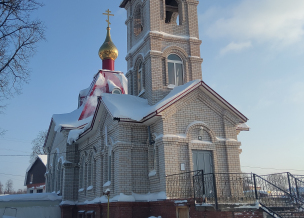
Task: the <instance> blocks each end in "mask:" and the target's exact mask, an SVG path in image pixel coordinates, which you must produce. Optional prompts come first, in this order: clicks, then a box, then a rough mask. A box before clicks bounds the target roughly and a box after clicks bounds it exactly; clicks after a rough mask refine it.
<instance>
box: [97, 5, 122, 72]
mask: <svg viewBox="0 0 304 218" xmlns="http://www.w3.org/2000/svg"><path fill="white" fill-rule="evenodd" d="M106 12H107V13H103V15H106V16H108V19H107V20H106V22H107V23H108V27H107V35H106V39H105V41H104V43H103V44H102V45H101V47H100V48H99V52H98V55H99V57H100V59H101V60H102V69H107V70H114V61H115V59H116V58H117V56H118V49H117V48H116V46H115V45H114V43H113V42H112V39H111V34H110V30H111V28H110V24H111V23H110V16H114V14H111V11H110V10H109V9H108V10H107V11H106Z"/></svg>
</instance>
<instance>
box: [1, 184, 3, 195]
mask: <svg viewBox="0 0 304 218" xmlns="http://www.w3.org/2000/svg"><path fill="white" fill-rule="evenodd" d="M0 194H3V185H2V183H1V182H0Z"/></svg>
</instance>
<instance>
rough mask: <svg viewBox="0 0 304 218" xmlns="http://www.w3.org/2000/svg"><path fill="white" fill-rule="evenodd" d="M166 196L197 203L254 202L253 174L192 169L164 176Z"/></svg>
mask: <svg viewBox="0 0 304 218" xmlns="http://www.w3.org/2000/svg"><path fill="white" fill-rule="evenodd" d="M166 188H167V190H166V191H167V197H168V198H170V199H187V198H194V199H195V200H196V202H197V203H207V202H208V203H211V204H215V205H218V204H219V203H247V204H251V203H255V201H256V200H255V195H254V184H253V175H252V174H248V173H209V174H204V173H203V171H193V172H187V173H181V174H175V175H169V176H166Z"/></svg>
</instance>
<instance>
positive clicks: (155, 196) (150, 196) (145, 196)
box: [60, 192, 167, 205]
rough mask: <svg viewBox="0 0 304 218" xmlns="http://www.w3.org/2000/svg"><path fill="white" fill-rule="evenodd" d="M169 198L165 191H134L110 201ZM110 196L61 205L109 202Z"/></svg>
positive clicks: (65, 202) (64, 202) (66, 202)
mask: <svg viewBox="0 0 304 218" xmlns="http://www.w3.org/2000/svg"><path fill="white" fill-rule="evenodd" d="M164 199H167V196H166V193H165V192H157V193H147V194H136V193H132V195H125V194H123V193H120V194H119V195H116V196H115V197H113V198H110V202H135V201H147V202H149V201H158V200H164ZM107 202H108V198H107V197H106V196H101V197H100V198H95V199H94V200H92V201H85V202H75V201H62V202H61V203H60V205H76V204H77V205H84V204H98V203H107Z"/></svg>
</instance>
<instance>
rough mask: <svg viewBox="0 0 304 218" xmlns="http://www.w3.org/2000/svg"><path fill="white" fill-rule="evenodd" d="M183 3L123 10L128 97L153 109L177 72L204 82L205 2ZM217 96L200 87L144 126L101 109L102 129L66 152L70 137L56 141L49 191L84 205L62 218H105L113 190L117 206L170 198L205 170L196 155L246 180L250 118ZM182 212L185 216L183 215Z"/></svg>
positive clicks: (135, 4)
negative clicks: (160, 195) (144, 197)
mask: <svg viewBox="0 0 304 218" xmlns="http://www.w3.org/2000/svg"><path fill="white" fill-rule="evenodd" d="M176 3H177V5H176V4H175V3H172V5H166V1H165V0H153V1H152V0H143V1H142V0H132V1H128V0H125V1H123V3H122V6H123V7H124V8H125V9H126V10H127V20H126V25H127V31H128V32H127V34H128V36H127V38H128V45H127V49H128V54H127V56H126V60H127V63H128V65H127V66H128V70H127V73H126V77H127V78H128V88H129V94H131V95H135V96H139V97H140V98H145V99H147V101H148V103H149V105H155V104H156V103H158V102H159V101H161V100H162V99H163V98H164V97H165V96H166V95H167V94H168V93H170V91H172V89H173V88H174V86H176V85H179V84H170V83H171V82H170V80H169V70H172V69H173V70H174V74H170V75H177V73H181V72H182V77H179V78H183V81H182V83H183V84H185V83H187V82H189V81H192V80H196V79H199V80H201V79H202V71H201V63H202V58H201V57H200V44H201V40H199V35H198V20H197V5H198V1H197V0H183V1H182V0H177V1H176ZM170 11H171V12H172V13H171V12H170ZM169 12H170V13H171V15H169V14H170V13H169ZM177 15H178V17H179V18H178V20H177ZM168 16H171V17H170V18H169V17H168ZM170 54H174V55H176V56H177V57H178V61H177V62H174V60H171V59H170V61H173V62H174V64H173V65H171V67H172V66H174V68H170V66H169V64H168V56H169V55H170ZM173 62H172V63H173ZM176 63H177V64H180V65H178V67H180V66H181V69H180V71H177V70H176V67H177V65H176ZM139 66H141V67H142V68H141V69H142V70H141V76H140V75H139V72H138V69H139ZM169 68H170V69H169ZM170 72H171V71H170ZM171 73H172V72H171ZM139 77H141V78H139ZM139 79H141V80H139ZM141 81H142V83H139V82H141ZM139 85H140V86H142V88H139ZM139 92H140V93H139ZM212 93H214V92H212ZM212 93H211V91H210V88H208V87H206V86H203V85H202V82H201V83H200V86H197V87H196V88H193V89H192V90H191V91H189V92H187V93H185V94H184V93H183V92H181V94H180V95H181V96H182V97H180V98H178V99H179V100H176V101H174V103H171V102H169V103H170V106H167V105H166V107H164V108H163V109H161V110H159V112H157V113H156V114H154V115H155V116H154V115H153V116H152V115H151V117H149V118H147V119H143V120H142V121H135V120H131V119H130V120H127V119H122V120H120V119H119V118H117V117H112V115H111V111H109V110H108V108H107V107H106V106H105V105H104V104H102V103H101V104H100V107H98V108H97V109H96V110H97V111H96V112H95V115H96V119H95V121H94V122H97V124H96V125H95V124H94V125H95V126H94V128H92V129H91V130H90V131H88V133H86V134H84V135H81V136H80V138H79V139H78V140H77V141H76V142H74V143H73V144H71V145H69V144H67V137H68V134H69V130H63V131H61V132H58V133H56V134H53V135H51V136H49V137H50V139H49V141H50V140H51V143H49V144H51V146H49V147H48V152H49V153H50V155H49V157H48V158H49V159H48V163H49V164H48V167H47V173H46V178H47V191H48V192H53V191H54V192H58V191H60V194H62V196H63V200H64V201H66V202H70V203H71V201H73V202H77V203H78V204H83V205H78V206H62V207H61V208H62V217H76V216H77V213H78V212H77V211H90V210H94V211H95V217H106V211H107V207H106V204H98V203H96V204H94V202H95V201H94V199H96V198H100V197H101V196H102V195H103V192H105V191H106V190H107V189H110V191H111V194H110V197H111V198H112V197H114V196H117V195H120V194H121V193H122V194H124V195H129V196H131V195H132V193H136V194H147V193H149V192H150V193H156V192H166V191H167V187H166V175H170V174H176V173H182V172H186V171H193V170H194V168H200V167H201V165H199V163H198V161H197V159H202V158H203V157H201V156H195V158H194V157H193V152H196V155H199V152H198V151H205V152H207V153H208V154H210V155H209V156H211V159H210V160H211V162H212V163H211V162H210V163H208V164H209V166H208V169H209V170H210V171H212V172H216V173H221V172H225V173H240V172H241V169H240V159H239V153H240V146H241V143H240V142H239V141H238V140H237V134H238V131H237V130H236V128H237V125H238V124H239V123H244V122H245V121H244V118H242V117H240V116H239V115H238V114H237V113H236V112H235V110H233V109H231V107H229V105H228V103H227V102H226V101H225V100H223V99H222V98H219V97H218V96H217V95H215V94H212ZM172 101H173V100H172ZM227 105H228V106H227ZM153 113H155V112H153ZM94 118H95V117H94ZM53 127H54V126H53ZM53 127H52V128H53ZM60 170H62V173H61V171H60ZM61 179H62V181H59V180H61ZM56 184H57V185H56ZM91 204H92V205H91ZM177 206H178V205H176V204H174V202H173V201H157V202H150V203H149V202H133V203H126V202H125V203H122V202H113V203H111V205H110V210H111V214H112V215H111V217H113V218H114V217H126V218H127V217H130V218H131V217H132V218H136V217H140V218H144V217H148V216H152V215H154V216H162V217H163V218H171V217H172V218H173V217H176V211H177V209H176V207H177ZM184 206H185V205H184ZM186 206H187V208H189V214H190V215H191V217H227V218H228V217H229V218H230V217H241V215H239V214H238V213H241V212H238V213H237V212H233V211H230V212H212V211H198V210H196V209H195V206H194V202H190V203H189V204H187V205H186ZM180 211H183V213H186V212H185V209H184V208H181V209H180ZM71 214H72V215H71ZM242 215H243V217H253V218H255V217H261V213H260V212H259V211H250V212H248V211H243V212H242ZM247 215H248V216H247Z"/></svg>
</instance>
